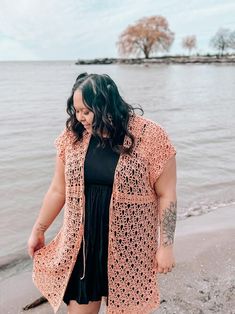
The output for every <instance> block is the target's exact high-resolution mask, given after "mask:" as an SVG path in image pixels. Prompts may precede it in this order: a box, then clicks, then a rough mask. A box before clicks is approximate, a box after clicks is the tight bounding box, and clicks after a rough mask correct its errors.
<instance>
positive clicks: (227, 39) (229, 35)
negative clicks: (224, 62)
mask: <svg viewBox="0 0 235 314" xmlns="http://www.w3.org/2000/svg"><path fill="white" fill-rule="evenodd" d="M210 44H211V46H212V47H213V48H215V49H216V50H218V51H219V55H221V56H223V54H224V52H225V51H226V50H228V49H235V32H234V31H233V32H232V31H230V29H228V28H220V29H219V30H218V31H217V33H216V34H215V35H214V37H212V39H211V42H210Z"/></svg>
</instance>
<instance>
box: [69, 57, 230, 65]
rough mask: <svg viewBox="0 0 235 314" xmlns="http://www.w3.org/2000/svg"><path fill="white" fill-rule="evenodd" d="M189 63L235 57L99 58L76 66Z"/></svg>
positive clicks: (81, 60)
mask: <svg viewBox="0 0 235 314" xmlns="http://www.w3.org/2000/svg"><path fill="white" fill-rule="evenodd" d="M187 63H202V64H204V63H205V64H206V63H235V55H226V56H223V57H219V56H216V55H213V56H191V57H188V56H165V57H156V58H149V59H145V58H126V59H125V58H97V59H78V60H77V61H76V62H75V64H77V65H89V64H144V65H148V64H187Z"/></svg>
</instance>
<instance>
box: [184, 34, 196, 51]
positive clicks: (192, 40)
mask: <svg viewBox="0 0 235 314" xmlns="http://www.w3.org/2000/svg"><path fill="white" fill-rule="evenodd" d="M182 46H183V48H185V49H188V51H189V54H191V50H192V49H195V48H196V46H197V38H196V36H195V35H191V36H186V37H184V38H183V39H182Z"/></svg>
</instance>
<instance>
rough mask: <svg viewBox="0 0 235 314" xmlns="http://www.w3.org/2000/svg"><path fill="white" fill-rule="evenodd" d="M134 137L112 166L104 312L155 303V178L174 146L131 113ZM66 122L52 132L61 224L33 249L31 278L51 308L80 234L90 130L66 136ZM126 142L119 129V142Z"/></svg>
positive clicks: (144, 312)
mask: <svg viewBox="0 0 235 314" xmlns="http://www.w3.org/2000/svg"><path fill="white" fill-rule="evenodd" d="M128 129H129V131H130V132H131V133H132V134H133V135H134V137H135V145H134V149H133V152H132V154H131V156H129V155H126V154H121V155H120V158H119V160H118V164H117V166H116V169H115V175H114V182H113V193H112V196H111V202H110V208H109V210H110V213H109V246H108V287H109V290H108V297H103V299H104V300H105V301H106V302H108V305H107V307H106V313H107V314H120V313H125V314H149V313H150V312H151V311H153V310H155V309H157V308H158V307H159V304H160V296H159V288H158V282H157V271H156V260H155V259H156V253H157V249H158V244H159V243H158V241H159V240H158V239H159V221H158V217H159V198H158V196H157V194H156V192H155V190H154V183H155V182H156V181H157V179H158V178H159V176H160V175H161V173H162V171H163V169H164V167H165V165H166V163H167V161H168V160H169V159H170V158H171V157H172V156H174V155H175V154H176V149H175V147H174V146H173V144H172V143H171V141H170V139H169V136H168V134H167V133H166V131H165V130H164V128H163V127H161V126H160V125H159V124H157V123H156V122H154V121H152V120H150V119H147V118H144V117H142V116H138V115H133V116H131V117H130V120H129V123H128ZM74 138H75V136H74V134H73V133H72V132H71V131H68V130H67V129H66V128H65V129H64V130H63V132H62V133H61V134H60V135H59V136H58V137H57V139H56V140H55V146H56V148H57V154H58V156H59V157H60V158H61V160H62V161H63V163H64V165H65V183H66V201H65V206H64V219H63V225H62V227H61V229H60V230H59V232H58V234H57V235H56V236H55V238H54V239H53V240H52V241H51V242H50V243H48V244H46V245H45V246H44V247H42V248H41V249H39V250H37V251H36V252H35V255H34V260H33V273H32V278H33V282H34V284H35V285H36V286H37V288H38V289H39V290H40V291H41V293H42V294H43V295H44V296H45V297H46V298H47V299H48V301H49V302H50V304H51V306H52V308H53V310H54V313H56V312H57V311H58V308H59V306H60V304H61V302H62V299H63V295H64V292H65V289H66V286H67V283H68V280H69V277H70V275H71V273H72V270H73V266H74V264H75V262H76V258H77V254H78V251H79V249H80V246H81V241H82V237H83V234H84V220H85V210H84V205H85V196H84V184H83V182H84V160H85V155H86V151H87V149H88V145H89V140H90V134H89V133H88V132H87V131H85V132H84V134H83V139H82V140H81V141H79V142H77V143H76V144H73V140H74ZM129 145H130V139H129V138H128V137H127V136H125V138H124V146H126V147H128V146H129Z"/></svg>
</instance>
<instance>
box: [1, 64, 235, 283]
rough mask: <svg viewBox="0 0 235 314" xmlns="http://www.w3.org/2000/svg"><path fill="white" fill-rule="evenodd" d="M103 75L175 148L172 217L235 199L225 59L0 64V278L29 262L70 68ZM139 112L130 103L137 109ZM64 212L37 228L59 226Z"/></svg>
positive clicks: (233, 110) (234, 80) (234, 75)
mask: <svg viewBox="0 0 235 314" xmlns="http://www.w3.org/2000/svg"><path fill="white" fill-rule="evenodd" d="M82 72H88V73H107V74H109V75H110V76H111V77H112V78H113V79H114V81H115V82H116V83H117V85H118V87H119V90H120V93H121V95H122V96H123V97H124V98H125V99H126V100H127V101H128V102H129V103H131V104H132V105H137V104H140V105H141V106H142V108H143V109H144V112H145V113H144V116H146V117H147V118H150V119H152V120H154V121H156V122H158V123H159V124H160V125H162V126H163V127H164V128H165V130H166V131H167V133H168V134H169V136H170V139H171V141H172V143H173V144H174V146H175V147H176V150H177V155H176V160H177V205H178V216H177V217H178V219H188V218H189V217H190V216H193V215H203V214H205V213H207V212H208V211H211V210H220V208H221V207H223V206H226V205H229V204H235V188H234V187H235V162H234V157H235V141H234V140H235V122H234V118H235V105H234V101H235V67H234V65H215V64H214V65H213V64H210V65H206V64H203V65H202V64H201V65H200V64H197V65H193V64H189V65H149V66H145V65H89V66H86V65H79V66H78V65H75V62H74V61H48V62H46V61H45V62H0V95H1V97H0V103H1V104H0V134H1V141H0V151H1V154H0V183H1V191H0V193H1V200H2V201H1V204H0V221H1V229H0V232H1V234H0V280H3V279H5V278H6V277H9V276H11V275H13V274H15V273H17V272H19V271H20V270H22V269H25V268H30V267H32V260H31V259H30V258H29V256H28V253H27V241H28V238H29V236H30V233H31V229H32V226H33V224H34V222H35V219H36V218H37V215H38V212H39V209H40V207H41V205H42V201H43V197H44V195H45V193H46V191H47V189H48V187H49V184H50V181H51V179H52V175H53V172H54V162H55V154H56V150H55V147H54V144H53V142H54V140H55V138H56V137H57V136H58V135H59V133H60V132H61V131H62V129H63V128H64V126H65V121H66V119H67V113H66V101H67V98H68V96H69V95H70V92H71V88H72V85H73V83H74V80H75V78H76V77H77V75H78V74H79V73H82ZM137 112H138V111H137ZM62 218H63V211H61V213H60V214H59V215H58V217H57V218H56V220H55V221H54V222H53V224H52V225H51V226H50V228H49V229H48V231H47V232H46V243H47V242H49V241H50V240H51V239H52V238H53V237H54V236H55V234H56V232H58V230H59V228H60V226H61V223H62Z"/></svg>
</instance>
